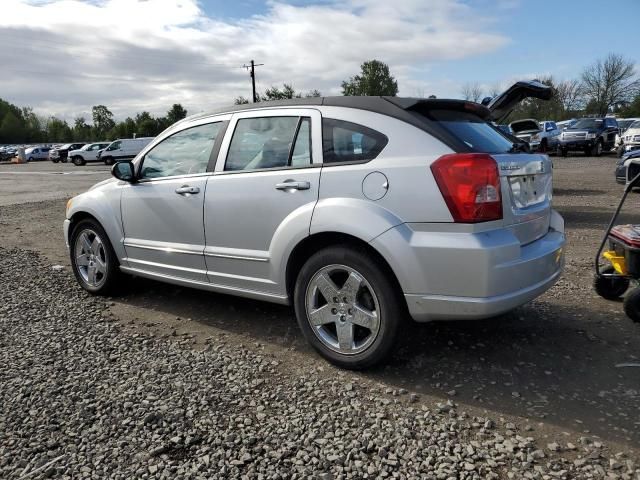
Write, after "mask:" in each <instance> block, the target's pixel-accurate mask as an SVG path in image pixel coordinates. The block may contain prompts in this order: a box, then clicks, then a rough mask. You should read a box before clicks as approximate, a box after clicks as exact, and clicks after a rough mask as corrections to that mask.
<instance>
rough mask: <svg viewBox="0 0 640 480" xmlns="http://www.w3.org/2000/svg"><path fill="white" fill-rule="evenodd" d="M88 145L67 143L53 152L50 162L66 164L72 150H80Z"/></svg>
mask: <svg viewBox="0 0 640 480" xmlns="http://www.w3.org/2000/svg"><path fill="white" fill-rule="evenodd" d="M85 145H86V143H84V142H83V143H65V144H64V145H62V146H61V147H59V148H56V149H53V150H51V154H50V155H49V160H51V161H52V162H53V163H58V162H62V163H66V161H67V158H68V156H69V151H70V150H78V149H79V148H82V147H84V146H85Z"/></svg>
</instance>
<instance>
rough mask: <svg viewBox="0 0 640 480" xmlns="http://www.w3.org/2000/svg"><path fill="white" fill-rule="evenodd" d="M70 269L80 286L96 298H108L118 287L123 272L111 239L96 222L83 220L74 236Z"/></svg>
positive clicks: (71, 245)
mask: <svg viewBox="0 0 640 480" xmlns="http://www.w3.org/2000/svg"><path fill="white" fill-rule="evenodd" d="M69 245H70V249H69V253H70V257H71V258H70V259H71V268H72V269H73V273H74V275H75V276H76V279H77V280H78V283H79V284H80V286H81V287H82V288H84V289H85V290H86V291H88V292H90V293H93V294H94V295H109V294H110V293H112V292H113V291H114V289H115V287H116V285H117V284H118V281H119V277H120V275H121V274H120V269H119V263H118V258H117V257H116V254H115V252H114V251H113V247H112V246H111V242H110V241H109V237H108V236H107V234H106V232H105V231H104V229H103V228H102V226H101V225H100V224H99V223H98V222H97V221H96V220H93V219H87V220H82V221H80V223H78V225H76V226H75V227H74V229H73V231H72V232H71V240H70V242H69Z"/></svg>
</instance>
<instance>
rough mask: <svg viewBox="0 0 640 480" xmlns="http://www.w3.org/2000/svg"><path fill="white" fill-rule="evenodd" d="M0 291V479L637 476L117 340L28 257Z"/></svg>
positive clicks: (9, 270)
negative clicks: (0, 365) (10, 286)
mask: <svg viewBox="0 0 640 480" xmlns="http://www.w3.org/2000/svg"><path fill="white" fill-rule="evenodd" d="M9 284H12V288H3V289H2V290H0V327H1V328H0V363H1V364H2V365H3V368H2V369H1V370H0V478H7V479H15V478H44V477H54V478H69V479H70V478H96V479H102V478H120V479H125V478H264V479H271V478H273V479H276V478H310V477H311V478H318V479H329V478H335V479H338V478H384V477H392V478H434V479H480V478H483V479H485V478H549V479H550V478H612V479H614V478H620V479H639V478H640V469H638V468H637V467H636V465H635V463H634V460H633V458H632V457H630V456H627V455H626V454H625V453H622V452H616V451H612V450H610V449H609V448H607V446H606V445H603V444H602V442H600V441H598V440H597V439H594V438H590V437H586V436H585V437H581V438H580V439H579V440H578V441H577V442H576V443H556V442H553V443H550V444H547V445H540V444H538V443H536V441H534V439H533V438H532V437H530V436H529V430H530V429H531V427H529V426H528V425H517V424H513V423H511V422H509V421H503V420H500V419H491V418H487V417H478V416H472V415H469V414H467V413H465V412H464V411H463V409H462V408H461V407H458V406H457V405H456V404H455V403H454V402H453V401H451V400H449V401H448V402H446V403H445V402H442V403H439V404H436V405H433V406H432V405H429V404H428V403H423V402H422V400H421V398H419V397H418V396H417V395H415V394H412V393H409V392H407V391H405V390H403V389H390V388H388V387H385V386H383V385H380V384H375V383H372V382H369V381H366V380H364V379H362V377H358V376H355V375H351V374H349V373H348V372H340V371H336V370H334V369H331V368H329V367H327V368H325V367H324V366H322V364H319V363H309V364H308V365H300V367H299V368H298V369H297V370H295V371H293V370H291V369H289V368H283V365H281V364H279V362H278V361H276V360H274V357H273V356H271V355H269V354H268V353H265V352H262V351H261V349H260V345H259V344H257V345H251V346H250V347H244V346H241V345H238V344H235V343H234V344H227V343H225V341H224V340H221V339H214V338H210V339H208V341H207V342H205V346H204V348H202V349H196V348H193V345H192V340H191V339H190V338H189V337H188V336H186V337H184V336H178V335H172V334H168V335H165V336H164V337H158V336H151V335H148V334H141V333H130V332H127V331H124V329H123V327H122V325H121V324H120V323H118V322H116V321H115V320H114V318H113V317H112V316H111V314H110V313H109V310H108V309H109V307H110V303H109V302H107V301H105V300H103V299H98V298H94V297H90V296H88V295H86V294H85V293H84V292H83V291H81V290H80V289H79V288H78V287H77V285H76V284H75V281H74V279H73V278H72V276H71V274H70V273H69V271H68V270H67V269H65V268H62V269H54V268H52V266H51V265H50V264H48V263H47V262H46V261H43V260H42V259H41V258H40V256H39V255H38V254H36V253H33V252H29V251H25V250H18V249H10V250H9V249H4V248H0V285H9ZM314 365H321V366H314ZM327 370H329V372H327ZM327 373H329V374H327Z"/></svg>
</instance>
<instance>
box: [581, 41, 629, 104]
mask: <svg viewBox="0 0 640 480" xmlns="http://www.w3.org/2000/svg"><path fill="white" fill-rule="evenodd" d="M582 85H583V91H584V94H585V96H586V97H587V100H588V102H589V105H590V106H591V108H593V109H594V111H593V112H590V113H595V114H598V115H606V114H607V113H608V112H609V110H610V109H612V108H613V107H614V106H616V105H618V104H624V103H627V102H629V101H630V100H631V99H632V98H633V97H634V96H635V95H636V94H637V93H638V89H639V87H640V81H639V80H638V78H637V77H636V71H635V64H634V63H633V61H631V60H627V59H625V58H624V57H623V56H622V55H618V54H615V53H610V54H609V55H607V57H606V58H604V59H599V60H596V61H595V62H594V63H593V64H591V65H589V66H588V67H586V68H585V69H584V70H583V72H582Z"/></svg>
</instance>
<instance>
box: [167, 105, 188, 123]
mask: <svg viewBox="0 0 640 480" xmlns="http://www.w3.org/2000/svg"><path fill="white" fill-rule="evenodd" d="M186 116H187V111H186V110H185V108H184V107H183V106H182V105H180V104H179V103H174V104H173V106H172V107H171V109H170V110H169V111H168V112H167V116H166V117H165V118H166V119H167V124H168V125H167V126H171V125H173V124H174V123H176V122H177V121H179V120H182V119H183V118H185V117H186Z"/></svg>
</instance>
